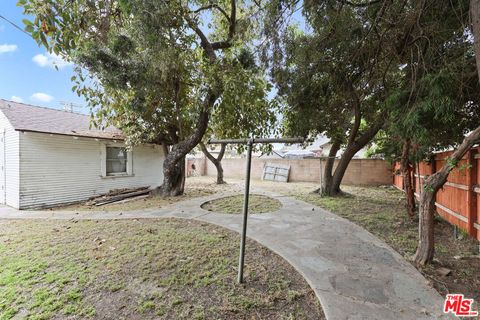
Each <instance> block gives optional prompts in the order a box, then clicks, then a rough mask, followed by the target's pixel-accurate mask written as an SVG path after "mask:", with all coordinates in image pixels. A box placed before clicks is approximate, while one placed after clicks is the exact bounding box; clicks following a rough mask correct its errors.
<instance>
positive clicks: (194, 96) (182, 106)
mask: <svg viewBox="0 0 480 320" xmlns="http://www.w3.org/2000/svg"><path fill="white" fill-rule="evenodd" d="M19 5H21V6H23V7H24V10H25V13H26V14H27V15H31V16H33V21H25V24H26V27H25V29H26V31H27V32H30V33H31V34H32V36H33V37H34V38H35V39H36V40H37V41H38V42H39V43H40V44H42V45H43V46H45V47H46V48H47V49H48V50H49V51H51V52H54V53H55V54H59V55H61V56H62V57H65V58H66V59H69V60H70V61H73V62H75V64H76V66H77V67H76V71H77V73H78V74H77V76H76V77H74V78H73V79H72V80H74V81H75V82H76V84H75V86H74V87H73V89H74V90H75V91H76V92H77V93H78V94H81V95H83V96H85V97H86V99H87V101H88V103H89V104H90V106H91V107H92V115H93V116H95V121H94V123H95V124H96V125H97V126H100V127H103V126H107V125H116V126H118V127H120V128H121V129H122V130H123V131H124V133H125V134H126V135H127V143H129V144H131V145H133V144H137V143H160V144H162V145H163V146H164V150H165V152H166V159H165V161H164V164H163V173H164V181H163V184H162V187H161V189H160V190H159V191H160V192H161V193H162V194H163V195H178V194H181V193H182V192H183V188H184V179H185V173H184V159H185V155H186V154H187V153H188V152H190V151H191V150H192V149H193V148H194V147H195V146H196V145H197V144H198V143H199V142H200V141H201V139H202V137H203V136H204V134H205V132H206V130H207V127H208V124H209V121H210V117H211V114H212V112H213V110H214V108H215V106H216V105H218V103H219V100H220V99H222V96H223V95H224V94H225V93H226V92H228V93H229V94H235V92H236V88H235V87H229V88H226V87H225V84H226V83H229V82H230V81H231V79H234V78H236V77H238V75H242V74H243V73H244V72H248V71H245V69H244V68H243V67H242V66H241V64H239V63H238V62H239V57H237V56H236V55H235V54H229V51H231V50H233V49H235V48H237V47H243V46H245V45H246V44H247V43H248V37H249V36H250V35H251V33H250V24H249V19H246V18H245V19H242V18H241V17H246V16H247V15H248V13H249V11H248V10H247V8H246V7H245V6H244V5H243V2H242V3H241V5H239V4H237V2H236V1H235V0H223V1H217V2H215V3H211V2H209V1H202V0H199V1H192V2H182V1H154V0H140V1H133V0H103V1H89V0H78V1H69V0H63V1H62V0H60V1H57V0H46V1H37V0H20V1H19ZM239 17H240V18H239ZM202 28H205V29H207V30H208V32H205V31H203V30H202ZM237 52H238V51H237Z"/></svg>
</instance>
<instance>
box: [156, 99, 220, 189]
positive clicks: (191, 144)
mask: <svg viewBox="0 0 480 320" xmlns="http://www.w3.org/2000/svg"><path fill="white" fill-rule="evenodd" d="M217 97H218V93H214V92H213V91H210V92H209V93H208V94H207V96H206V97H205V100H204V102H203V105H202V111H201V112H200V116H199V118H198V122H197V126H196V127H195V130H194V131H193V133H192V134H191V135H190V136H189V137H188V138H186V139H184V140H182V141H180V142H178V143H177V144H174V145H173V146H172V147H171V150H170V151H169V152H168V153H167V154H166V157H165V160H164V162H163V184H162V186H161V187H160V188H159V190H158V191H157V192H158V193H160V194H161V195H162V196H178V195H181V194H183V191H184V186H185V156H186V155H187V154H188V153H189V152H190V151H191V150H192V149H193V148H195V146H196V145H197V144H198V143H199V142H200V141H201V140H202V138H203V135H204V134H205V131H206V130H207V127H208V120H209V116H210V113H209V110H211V108H212V107H213V105H214V103H215V101H216V100H217ZM165 150H166V148H165Z"/></svg>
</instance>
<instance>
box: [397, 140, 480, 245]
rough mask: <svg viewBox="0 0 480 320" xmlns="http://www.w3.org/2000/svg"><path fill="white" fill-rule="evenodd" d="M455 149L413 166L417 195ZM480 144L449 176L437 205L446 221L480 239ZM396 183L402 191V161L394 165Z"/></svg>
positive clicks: (439, 195) (438, 194) (439, 212)
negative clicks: (425, 181)
mask: <svg viewBox="0 0 480 320" xmlns="http://www.w3.org/2000/svg"><path fill="white" fill-rule="evenodd" d="M451 154H452V151H447V152H442V153H437V154H436V155H435V158H434V160H432V161H431V162H429V163H427V162H421V163H419V164H418V165H416V166H415V168H413V171H412V175H413V177H412V181H413V187H414V190H415V195H416V196H417V197H419V196H420V193H421V192H422V189H423V185H424V180H425V178H426V177H428V176H429V175H431V174H433V173H435V172H436V170H440V169H441V168H442V166H443V165H444V163H445V159H446V158H447V157H448V156H449V155H451ZM479 167H480V147H478V148H473V149H471V150H470V151H469V152H468V153H467V154H466V155H465V156H464V157H463V158H462V160H461V161H460V163H459V164H458V166H457V167H456V168H455V169H454V170H453V171H452V172H451V173H450V175H449V176H448V180H447V183H445V185H444V187H443V188H442V189H440V190H439V192H438V193H437V197H436V202H435V205H436V207H437V212H438V214H440V216H442V217H443V218H444V219H445V220H447V221H448V222H450V223H451V224H453V225H456V226H458V227H459V228H461V229H463V230H465V231H466V232H467V233H468V234H469V235H470V236H471V237H474V238H476V239H477V240H480V168H479ZM394 173H395V174H394V177H393V184H394V185H395V186H396V187H397V188H399V189H402V190H403V178H402V176H401V175H400V164H399V163H396V164H395V165H394Z"/></svg>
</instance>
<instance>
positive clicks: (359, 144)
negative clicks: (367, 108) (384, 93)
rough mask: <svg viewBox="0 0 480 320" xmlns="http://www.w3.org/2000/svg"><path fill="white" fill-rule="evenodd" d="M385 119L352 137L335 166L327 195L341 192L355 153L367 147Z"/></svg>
mask: <svg viewBox="0 0 480 320" xmlns="http://www.w3.org/2000/svg"><path fill="white" fill-rule="evenodd" d="M382 126H383V121H379V122H378V123H376V124H374V125H373V126H371V127H370V128H369V129H368V130H366V131H365V132H364V133H363V134H362V135H361V136H359V137H358V138H357V139H350V141H349V143H348V144H347V147H346V148H345V151H344V152H343V154H342V156H341V157H340V160H339V162H338V165H337V167H336V168H335V173H334V174H333V177H332V180H331V183H330V185H327V186H325V192H324V194H325V195H328V196H336V195H339V194H340V193H341V190H340V185H341V183H342V180H343V177H344V176H345V172H346V171H347V168H348V165H349V164H350V161H351V160H352V159H353V157H354V156H355V154H356V153H357V152H358V151H360V150H361V149H362V148H363V147H365V146H366V145H367V144H368V143H369V142H370V141H371V140H372V139H373V138H374V137H375V135H376V134H377V132H378V131H379V130H380V129H381V128H382Z"/></svg>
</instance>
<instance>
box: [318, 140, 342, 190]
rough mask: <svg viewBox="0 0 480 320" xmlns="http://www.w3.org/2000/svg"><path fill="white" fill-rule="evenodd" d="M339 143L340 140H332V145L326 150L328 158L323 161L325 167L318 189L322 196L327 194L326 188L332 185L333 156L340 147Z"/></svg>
mask: <svg viewBox="0 0 480 320" xmlns="http://www.w3.org/2000/svg"><path fill="white" fill-rule="evenodd" d="M340 145H341V143H340V141H338V140H333V141H332V147H331V148H330V151H329V152H328V158H327V161H325V169H323V178H322V185H321V187H320V189H319V190H318V192H319V193H320V194H321V195H322V196H328V195H329V192H328V190H329V188H330V186H331V185H332V180H333V165H334V164H335V158H336V156H337V152H338V150H339V149H340Z"/></svg>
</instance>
